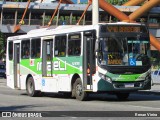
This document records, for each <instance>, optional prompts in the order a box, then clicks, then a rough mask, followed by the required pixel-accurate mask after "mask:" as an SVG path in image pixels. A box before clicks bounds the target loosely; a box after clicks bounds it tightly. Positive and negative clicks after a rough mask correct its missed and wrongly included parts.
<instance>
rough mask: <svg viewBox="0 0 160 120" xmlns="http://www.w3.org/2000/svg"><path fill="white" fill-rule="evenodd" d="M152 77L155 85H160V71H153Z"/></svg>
mask: <svg viewBox="0 0 160 120" xmlns="http://www.w3.org/2000/svg"><path fill="white" fill-rule="evenodd" d="M151 77H152V82H153V84H157V83H158V84H160V69H159V70H155V71H153V72H152V74H151Z"/></svg>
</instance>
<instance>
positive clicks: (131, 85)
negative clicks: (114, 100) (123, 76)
mask: <svg viewBox="0 0 160 120" xmlns="http://www.w3.org/2000/svg"><path fill="white" fill-rule="evenodd" d="M125 87H126V88H132V87H134V84H133V83H127V84H125Z"/></svg>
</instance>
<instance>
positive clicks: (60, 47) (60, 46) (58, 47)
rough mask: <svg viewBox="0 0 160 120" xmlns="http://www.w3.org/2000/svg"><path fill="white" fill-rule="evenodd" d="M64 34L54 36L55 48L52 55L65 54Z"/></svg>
mask: <svg viewBox="0 0 160 120" xmlns="http://www.w3.org/2000/svg"><path fill="white" fill-rule="evenodd" d="M66 41H67V39H66V36H57V37H55V49H54V51H55V52H54V55H55V56H57V57H64V56H66Z"/></svg>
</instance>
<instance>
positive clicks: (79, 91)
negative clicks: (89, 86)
mask: <svg viewBox="0 0 160 120" xmlns="http://www.w3.org/2000/svg"><path fill="white" fill-rule="evenodd" d="M73 87H74V89H73V90H75V92H74V93H75V97H76V99H77V100H80V101H84V100H86V99H87V93H86V92H85V91H83V86H82V82H81V79H80V78H77V79H76V81H75V83H74V85H73Z"/></svg>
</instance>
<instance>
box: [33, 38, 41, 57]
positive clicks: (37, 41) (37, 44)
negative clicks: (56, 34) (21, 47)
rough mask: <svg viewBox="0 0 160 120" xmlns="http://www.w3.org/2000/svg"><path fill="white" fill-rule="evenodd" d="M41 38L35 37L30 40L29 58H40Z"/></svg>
mask: <svg viewBox="0 0 160 120" xmlns="http://www.w3.org/2000/svg"><path fill="white" fill-rule="evenodd" d="M40 50H41V39H40V38H36V39H32V41H31V58H40Z"/></svg>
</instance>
